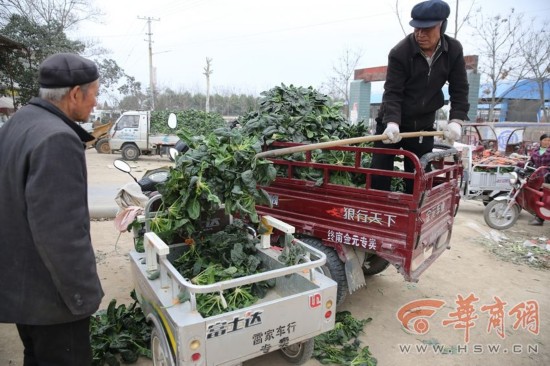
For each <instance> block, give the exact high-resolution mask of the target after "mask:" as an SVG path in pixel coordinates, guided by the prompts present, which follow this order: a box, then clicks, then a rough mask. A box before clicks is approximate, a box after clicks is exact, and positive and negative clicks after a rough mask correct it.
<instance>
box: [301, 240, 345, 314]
mask: <svg viewBox="0 0 550 366" xmlns="http://www.w3.org/2000/svg"><path fill="white" fill-rule="evenodd" d="M300 240H302V241H303V242H304V243H306V244H308V245H311V246H312V247H314V248H315V249H318V250H320V251H321V252H323V253H325V254H326V256H327V262H326V263H325V264H324V265H323V266H321V267H319V268H318V269H320V270H321V272H322V273H323V274H324V275H325V276H327V277H328V278H330V279H332V280H334V281H335V282H336V284H337V285H338V288H337V290H336V305H341V304H342V303H343V302H344V300H345V298H346V294H347V293H348V281H347V279H346V268H345V265H344V262H342V261H341V260H340V258H339V257H338V253H336V250H334V249H333V248H331V247H327V246H325V245H323V242H322V241H321V240H319V239H317V238H311V237H303V238H300Z"/></svg>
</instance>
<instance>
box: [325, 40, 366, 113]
mask: <svg viewBox="0 0 550 366" xmlns="http://www.w3.org/2000/svg"><path fill="white" fill-rule="evenodd" d="M362 55H363V52H362V51H352V50H350V49H345V50H344V53H343V55H342V56H340V58H338V60H337V62H336V64H334V65H333V66H332V72H333V74H332V76H330V77H329V79H328V81H327V82H326V83H323V84H322V85H321V88H320V89H321V90H322V91H323V92H324V93H326V94H327V95H328V96H330V97H331V98H332V99H334V100H341V101H344V104H345V105H346V106H348V105H349V82H350V80H351V78H352V76H353V74H354V72H355V69H356V68H357V65H358V64H359V60H360V59H361V57H362ZM344 112H345V113H346V115H347V112H348V111H347V110H345V111H344Z"/></svg>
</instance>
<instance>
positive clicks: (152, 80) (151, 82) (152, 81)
mask: <svg viewBox="0 0 550 366" xmlns="http://www.w3.org/2000/svg"><path fill="white" fill-rule="evenodd" d="M138 19H141V20H146V21H147V27H148V32H147V33H146V34H147V36H148V39H146V40H145V41H146V42H149V89H151V110H155V78H154V73H153V45H152V44H153V41H152V40H151V36H152V35H153V33H152V32H151V21H153V20H156V21H159V20H160V18H151V17H138Z"/></svg>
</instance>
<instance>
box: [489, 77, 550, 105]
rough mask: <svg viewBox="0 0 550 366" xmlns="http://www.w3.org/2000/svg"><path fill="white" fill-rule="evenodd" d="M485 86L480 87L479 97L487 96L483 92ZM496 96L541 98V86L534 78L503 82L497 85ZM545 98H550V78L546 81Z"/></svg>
mask: <svg viewBox="0 0 550 366" xmlns="http://www.w3.org/2000/svg"><path fill="white" fill-rule="evenodd" d="M482 90H483V86H480V88H479V97H480V98H487V97H488V96H487V95H484V94H482ZM496 96H497V97H498V98H503V99H540V93H539V86H538V83H537V82H535V81H534V80H527V79H526V80H520V81H519V82H517V83H516V84H515V85H514V83H501V84H499V85H498V86H497V92H496ZM544 99H546V100H548V99H550V79H548V80H546V81H545V83H544Z"/></svg>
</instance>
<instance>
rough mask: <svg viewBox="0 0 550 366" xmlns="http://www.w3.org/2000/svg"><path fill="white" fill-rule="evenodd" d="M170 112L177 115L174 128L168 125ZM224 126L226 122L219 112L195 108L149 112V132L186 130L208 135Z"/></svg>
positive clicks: (162, 132)
mask: <svg viewBox="0 0 550 366" xmlns="http://www.w3.org/2000/svg"><path fill="white" fill-rule="evenodd" d="M170 113H174V114H175V115H176V117H177V120H178V125H177V127H176V130H172V129H171V128H170V127H168V116H169V115H170ZM226 126H227V123H226V122H225V120H224V119H223V117H222V116H221V114H219V113H212V112H205V111H200V110H196V109H187V110H184V111H173V112H170V111H153V112H151V132H152V133H155V134H177V133H178V132H179V131H181V130H188V131H193V133H194V134H196V135H208V134H210V133H211V132H213V131H214V130H215V129H217V128H222V127H226Z"/></svg>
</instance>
